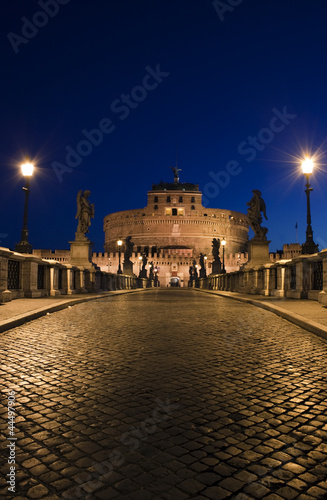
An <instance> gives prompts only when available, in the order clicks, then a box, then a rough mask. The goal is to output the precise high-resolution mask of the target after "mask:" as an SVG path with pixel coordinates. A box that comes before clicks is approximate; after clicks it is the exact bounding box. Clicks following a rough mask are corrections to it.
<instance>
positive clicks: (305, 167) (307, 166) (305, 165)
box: [302, 158, 314, 175]
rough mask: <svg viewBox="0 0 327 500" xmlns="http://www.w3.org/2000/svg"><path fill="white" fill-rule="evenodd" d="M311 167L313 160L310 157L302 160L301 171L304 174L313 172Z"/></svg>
mask: <svg viewBox="0 0 327 500" xmlns="http://www.w3.org/2000/svg"><path fill="white" fill-rule="evenodd" d="M313 167H314V163H313V160H311V158H306V159H305V160H304V161H303V162H302V171H303V173H304V174H305V175H310V174H312V172H313Z"/></svg>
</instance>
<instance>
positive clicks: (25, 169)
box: [21, 163, 34, 177]
mask: <svg viewBox="0 0 327 500" xmlns="http://www.w3.org/2000/svg"><path fill="white" fill-rule="evenodd" d="M21 168H22V173H23V176H24V177H31V176H32V175H33V170H34V165H33V163H23V165H22V166H21Z"/></svg>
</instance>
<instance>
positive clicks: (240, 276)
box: [194, 249, 327, 305]
mask: <svg viewBox="0 0 327 500" xmlns="http://www.w3.org/2000/svg"><path fill="white" fill-rule="evenodd" d="M194 286H195V287H197V288H206V289H210V290H226V291H231V292H239V293H245V294H258V295H267V296H275V297H289V298H293V299H310V300H316V301H318V302H320V303H321V304H324V305H327V249H325V250H322V251H321V252H318V253H316V254H313V255H299V256H297V257H295V258H293V259H282V260H279V261H277V262H275V263H273V262H268V263H267V264H265V265H262V266H258V267H254V268H250V269H248V268H245V269H243V270H242V269H241V270H239V271H235V272H232V273H226V274H218V275H209V276H208V277H207V278H201V279H197V280H196V282H195V283H194Z"/></svg>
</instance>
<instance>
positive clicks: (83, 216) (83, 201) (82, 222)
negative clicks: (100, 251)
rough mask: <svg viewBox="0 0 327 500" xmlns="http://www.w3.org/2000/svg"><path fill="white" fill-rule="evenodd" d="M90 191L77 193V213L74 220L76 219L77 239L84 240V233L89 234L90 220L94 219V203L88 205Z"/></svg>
mask: <svg viewBox="0 0 327 500" xmlns="http://www.w3.org/2000/svg"><path fill="white" fill-rule="evenodd" d="M90 194H91V191H84V193H83V191H82V190H80V191H78V193H77V200H76V201H77V213H76V216H75V219H78V226H77V231H76V237H77V238H81V237H82V238H83V237H84V238H85V233H88V232H89V227H90V225H91V219H93V218H94V203H92V204H90V202H89V199H88V198H89V196H90Z"/></svg>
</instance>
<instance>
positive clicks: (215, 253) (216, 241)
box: [212, 238, 220, 261]
mask: <svg viewBox="0 0 327 500" xmlns="http://www.w3.org/2000/svg"><path fill="white" fill-rule="evenodd" d="M219 248H220V239H219V238H218V239H217V238H214V239H213V240H212V256H213V258H214V260H215V261H219V260H220V257H219Z"/></svg>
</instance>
